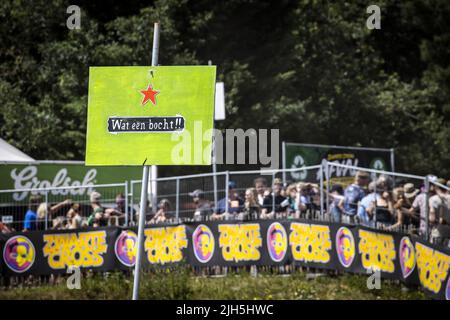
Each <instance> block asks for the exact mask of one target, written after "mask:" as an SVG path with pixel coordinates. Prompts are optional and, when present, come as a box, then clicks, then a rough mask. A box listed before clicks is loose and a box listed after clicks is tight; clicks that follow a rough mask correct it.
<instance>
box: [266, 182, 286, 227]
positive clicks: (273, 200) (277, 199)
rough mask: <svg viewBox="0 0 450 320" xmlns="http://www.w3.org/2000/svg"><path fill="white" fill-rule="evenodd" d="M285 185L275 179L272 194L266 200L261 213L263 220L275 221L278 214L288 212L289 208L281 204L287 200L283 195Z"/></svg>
mask: <svg viewBox="0 0 450 320" xmlns="http://www.w3.org/2000/svg"><path fill="white" fill-rule="evenodd" d="M282 189H283V183H282V181H281V180H280V179H275V180H274V182H273V187H272V193H271V194H270V195H268V196H266V197H265V198H264V201H263V208H262V211H261V219H273V218H275V214H276V213H281V212H284V211H286V209H287V206H282V205H281V204H282V203H283V202H284V201H285V200H286V198H285V197H283V196H282V195H281V190H282Z"/></svg>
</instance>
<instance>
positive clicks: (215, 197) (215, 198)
mask: <svg viewBox="0 0 450 320" xmlns="http://www.w3.org/2000/svg"><path fill="white" fill-rule="evenodd" d="M208 65H209V66H211V65H212V62H211V60H208ZM215 108H216V104H215V103H214V120H215V117H216V112H215ZM213 124H215V121H213ZM214 129H215V126H214ZM211 160H212V170H213V188H214V203H217V166H216V134H215V130H213V136H212V159H211Z"/></svg>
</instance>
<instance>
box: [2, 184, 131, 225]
mask: <svg viewBox="0 0 450 320" xmlns="http://www.w3.org/2000/svg"><path fill="white" fill-rule="evenodd" d="M93 191H97V192H99V193H100V194H101V198H100V202H101V203H102V205H104V206H105V207H114V206H115V205H116V196H117V195H119V194H123V195H124V197H125V195H126V194H128V183H127V182H123V183H113V184H98V185H84V186H82V185H80V186H67V187H51V188H38V189H33V188H25V189H9V190H0V215H1V217H2V222H3V223H5V224H7V225H9V226H11V227H13V228H14V229H15V230H16V231H21V230H23V229H24V222H25V215H26V212H27V210H28V209H29V206H30V198H31V197H32V196H34V197H35V198H36V200H35V201H37V204H36V208H37V210H36V213H37V223H36V226H37V227H36V228H37V230H47V229H50V228H52V227H53V226H52V224H58V223H64V222H65V221H66V220H67V218H66V214H67V212H68V211H69V209H70V208H71V206H72V205H73V204H75V203H77V204H78V205H79V212H80V215H81V216H82V217H83V218H84V219H85V218H87V217H88V216H89V214H90V211H91V207H90V194H91V193H92V192H93ZM52 208H54V210H52ZM124 211H125V212H124V213H125V215H124V217H123V224H122V225H128V200H127V197H125V208H124Z"/></svg>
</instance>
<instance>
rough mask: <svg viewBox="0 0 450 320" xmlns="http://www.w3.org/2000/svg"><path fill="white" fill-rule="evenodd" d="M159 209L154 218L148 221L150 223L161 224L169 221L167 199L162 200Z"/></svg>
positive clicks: (168, 203)
mask: <svg viewBox="0 0 450 320" xmlns="http://www.w3.org/2000/svg"><path fill="white" fill-rule="evenodd" d="M158 207H159V209H158V211H157V212H156V214H155V216H154V217H153V218H152V219H151V220H150V223H163V222H166V221H167V220H168V219H169V216H168V215H169V209H170V202H169V200H167V199H162V200H161V201H160V202H159V205H158Z"/></svg>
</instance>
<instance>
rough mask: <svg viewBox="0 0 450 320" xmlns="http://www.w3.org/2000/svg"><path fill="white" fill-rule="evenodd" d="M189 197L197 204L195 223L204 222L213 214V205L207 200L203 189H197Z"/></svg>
mask: <svg viewBox="0 0 450 320" xmlns="http://www.w3.org/2000/svg"><path fill="white" fill-rule="evenodd" d="M189 195H190V196H191V197H192V200H193V202H194V204H195V211H194V221H204V220H205V219H207V217H209V216H210V215H211V214H212V213H213V210H212V208H211V203H210V202H209V201H208V200H206V199H205V193H204V192H203V190H201V189H196V190H194V191H192V192H190V193H189Z"/></svg>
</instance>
